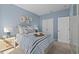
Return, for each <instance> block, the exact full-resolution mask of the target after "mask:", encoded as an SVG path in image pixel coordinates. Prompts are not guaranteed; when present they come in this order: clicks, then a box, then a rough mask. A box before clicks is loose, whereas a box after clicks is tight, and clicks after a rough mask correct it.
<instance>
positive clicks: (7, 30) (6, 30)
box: [4, 27, 12, 32]
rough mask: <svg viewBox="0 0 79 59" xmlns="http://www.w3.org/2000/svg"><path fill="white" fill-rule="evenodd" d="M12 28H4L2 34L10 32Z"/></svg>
mask: <svg viewBox="0 0 79 59" xmlns="http://www.w3.org/2000/svg"><path fill="white" fill-rule="evenodd" d="M11 30H12V28H11V27H4V32H11Z"/></svg>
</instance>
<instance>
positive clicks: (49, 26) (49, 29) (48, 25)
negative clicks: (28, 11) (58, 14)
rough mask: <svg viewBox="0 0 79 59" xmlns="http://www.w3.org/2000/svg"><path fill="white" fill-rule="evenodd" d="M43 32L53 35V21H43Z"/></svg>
mask: <svg viewBox="0 0 79 59" xmlns="http://www.w3.org/2000/svg"><path fill="white" fill-rule="evenodd" d="M42 31H43V32H45V33H47V34H53V19H46V20H43V21H42Z"/></svg>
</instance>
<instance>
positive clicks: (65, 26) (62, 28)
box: [58, 17, 69, 43]
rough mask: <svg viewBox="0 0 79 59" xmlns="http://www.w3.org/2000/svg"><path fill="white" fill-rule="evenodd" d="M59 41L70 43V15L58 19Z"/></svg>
mask: <svg viewBox="0 0 79 59" xmlns="http://www.w3.org/2000/svg"><path fill="white" fill-rule="evenodd" d="M58 41H59V42H63V43H69V17H61V18H59V19H58Z"/></svg>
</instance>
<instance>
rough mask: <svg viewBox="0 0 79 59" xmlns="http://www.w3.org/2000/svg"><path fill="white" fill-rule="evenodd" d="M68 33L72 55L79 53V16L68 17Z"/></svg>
mask: <svg viewBox="0 0 79 59" xmlns="http://www.w3.org/2000/svg"><path fill="white" fill-rule="evenodd" d="M69 33H70V44H71V47H72V53H79V16H73V17H70V31H69Z"/></svg>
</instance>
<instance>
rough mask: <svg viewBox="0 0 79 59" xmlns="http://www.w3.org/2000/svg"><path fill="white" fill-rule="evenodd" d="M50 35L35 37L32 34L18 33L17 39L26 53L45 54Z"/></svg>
mask: <svg viewBox="0 0 79 59" xmlns="http://www.w3.org/2000/svg"><path fill="white" fill-rule="evenodd" d="M49 39H50V35H44V36H41V37H35V36H34V35H33V34H32V33H31V34H28V35H27V34H17V36H16V41H17V43H18V44H19V45H20V47H21V48H23V49H24V51H25V53H26V54H43V53H44V51H45V49H46V48H47V47H48V46H49V44H50V42H49Z"/></svg>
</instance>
